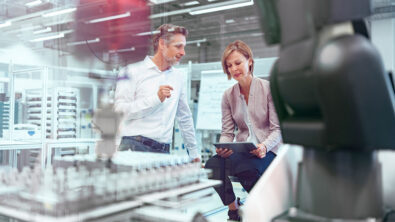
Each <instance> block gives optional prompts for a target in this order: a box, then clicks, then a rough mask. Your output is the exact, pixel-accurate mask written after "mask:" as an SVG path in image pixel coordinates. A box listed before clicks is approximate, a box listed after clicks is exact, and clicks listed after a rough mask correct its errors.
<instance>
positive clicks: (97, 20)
mask: <svg viewBox="0 0 395 222" xmlns="http://www.w3.org/2000/svg"><path fill="white" fill-rule="evenodd" d="M129 16H130V12H126V13H123V14H119V15H113V16H109V17H104V18H98V19H93V20H90V21H88V22H86V23H98V22H104V21H108V20H113V19H119V18H125V17H129Z"/></svg>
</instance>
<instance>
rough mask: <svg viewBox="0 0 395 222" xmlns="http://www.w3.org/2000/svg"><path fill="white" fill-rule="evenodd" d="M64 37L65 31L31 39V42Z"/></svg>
mask: <svg viewBox="0 0 395 222" xmlns="http://www.w3.org/2000/svg"><path fill="white" fill-rule="evenodd" d="M63 37H64V34H63V33H59V34H57V35H51V36H46V37H41V38H37V39H33V40H30V42H42V41H45V40H51V39H59V38H63Z"/></svg>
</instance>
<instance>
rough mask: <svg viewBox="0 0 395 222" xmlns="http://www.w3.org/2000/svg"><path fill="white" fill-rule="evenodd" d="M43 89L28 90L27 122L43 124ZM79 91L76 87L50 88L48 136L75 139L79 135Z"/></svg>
mask: <svg viewBox="0 0 395 222" xmlns="http://www.w3.org/2000/svg"><path fill="white" fill-rule="evenodd" d="M41 99H42V96H41V91H40V90H37V89H34V90H27V91H26V103H27V122H28V123H30V124H34V125H37V126H39V127H40V126H41V118H42V114H41V110H42V108H41V104H42V103H41ZM78 113H79V92H78V90H77V89H75V88H53V89H49V90H48V97H47V115H46V125H47V127H46V128H47V130H46V132H45V133H46V138H47V139H55V140H58V139H74V138H77V135H79V128H80V127H79V121H80V119H79V115H78Z"/></svg>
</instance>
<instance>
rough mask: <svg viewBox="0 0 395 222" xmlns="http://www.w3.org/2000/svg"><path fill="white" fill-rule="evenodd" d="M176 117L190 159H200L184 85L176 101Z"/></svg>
mask: <svg viewBox="0 0 395 222" xmlns="http://www.w3.org/2000/svg"><path fill="white" fill-rule="evenodd" d="M183 85H185V84H183ZM176 118H177V121H178V125H179V127H180V131H181V136H182V138H183V140H184V145H185V147H186V148H187V149H188V152H189V156H190V157H191V158H192V159H195V158H200V159H201V155H200V150H199V149H198V147H197V143H196V137H195V127H194V125H193V119H192V113H191V110H190V109H189V106H188V100H187V93H186V89H185V87H184V86H183V87H182V90H181V95H180V99H179V101H178V106H177V112H176Z"/></svg>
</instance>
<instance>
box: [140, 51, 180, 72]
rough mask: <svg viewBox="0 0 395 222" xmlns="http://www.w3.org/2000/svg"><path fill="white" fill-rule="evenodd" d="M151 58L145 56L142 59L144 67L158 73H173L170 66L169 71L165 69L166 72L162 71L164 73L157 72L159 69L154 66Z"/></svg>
mask: <svg viewBox="0 0 395 222" xmlns="http://www.w3.org/2000/svg"><path fill="white" fill-rule="evenodd" d="M152 58H153V56H148V55H147V56H146V57H145V59H144V63H145V65H146V67H147V68H148V69H156V70H157V71H159V72H169V71H170V72H171V71H173V70H174V68H173V66H170V68H169V69H167V70H164V71H160V70H159V68H158V66H156V64H155V63H154V62H153V61H152Z"/></svg>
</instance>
